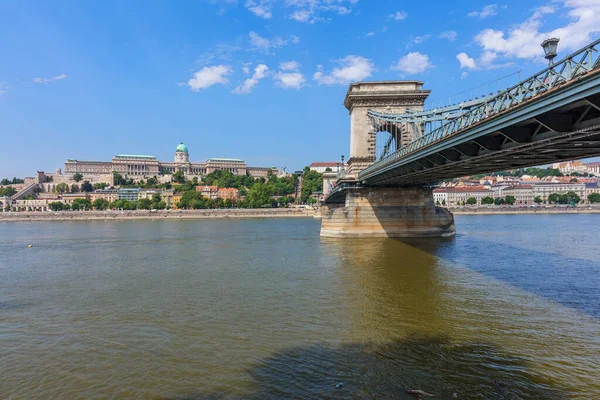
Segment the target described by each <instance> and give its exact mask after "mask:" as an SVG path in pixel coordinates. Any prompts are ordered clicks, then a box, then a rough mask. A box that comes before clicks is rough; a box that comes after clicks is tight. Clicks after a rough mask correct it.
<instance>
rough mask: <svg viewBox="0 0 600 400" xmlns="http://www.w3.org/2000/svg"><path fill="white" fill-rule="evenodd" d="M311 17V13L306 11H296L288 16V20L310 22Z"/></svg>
mask: <svg viewBox="0 0 600 400" xmlns="http://www.w3.org/2000/svg"><path fill="white" fill-rule="evenodd" d="M311 16H312V13H311V12H310V11H308V10H296V11H294V12H293V13H291V14H290V15H289V18H290V19H293V20H295V21H298V22H310V19H311V18H310V17H311ZM313 22H314V21H313Z"/></svg>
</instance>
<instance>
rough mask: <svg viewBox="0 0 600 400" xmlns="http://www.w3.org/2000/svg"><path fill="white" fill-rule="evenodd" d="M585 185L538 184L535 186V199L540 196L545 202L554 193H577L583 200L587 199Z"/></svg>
mask: <svg viewBox="0 0 600 400" xmlns="http://www.w3.org/2000/svg"><path fill="white" fill-rule="evenodd" d="M585 188H586V185H585V183H560V182H536V183H534V184H533V197H534V198H535V197H536V196H540V198H541V199H542V200H543V201H547V200H548V196H550V195H551V194H553V193H557V194H566V193H567V192H575V193H577V195H578V196H579V197H581V199H582V200H583V199H584V198H585Z"/></svg>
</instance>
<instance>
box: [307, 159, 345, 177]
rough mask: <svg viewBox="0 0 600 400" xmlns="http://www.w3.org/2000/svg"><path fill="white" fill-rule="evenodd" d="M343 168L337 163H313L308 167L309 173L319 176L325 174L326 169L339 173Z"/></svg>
mask: <svg viewBox="0 0 600 400" xmlns="http://www.w3.org/2000/svg"><path fill="white" fill-rule="evenodd" d="M343 167H345V166H344V165H343V164H342V163H341V162H339V161H338V162H334V161H326V162H314V163H312V164H310V165H309V166H308V168H309V169H310V170H311V171H316V172H318V173H320V174H322V173H323V172H325V171H326V170H327V168H330V169H331V171H333V172H339V171H340V170H341V169H342V168H343Z"/></svg>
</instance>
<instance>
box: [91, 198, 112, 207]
mask: <svg viewBox="0 0 600 400" xmlns="http://www.w3.org/2000/svg"><path fill="white" fill-rule="evenodd" d="M92 205H93V206H94V208H95V209H96V210H106V209H107V208H108V206H109V205H110V202H109V201H108V200H106V199H96V200H94V202H93V203H92Z"/></svg>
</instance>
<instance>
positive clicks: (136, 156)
mask: <svg viewBox="0 0 600 400" xmlns="http://www.w3.org/2000/svg"><path fill="white" fill-rule="evenodd" d="M115 158H118V159H130V160H131V159H134V160H156V157H154V156H144V155H140V154H117V155H116V156H114V157H113V159H115Z"/></svg>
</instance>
